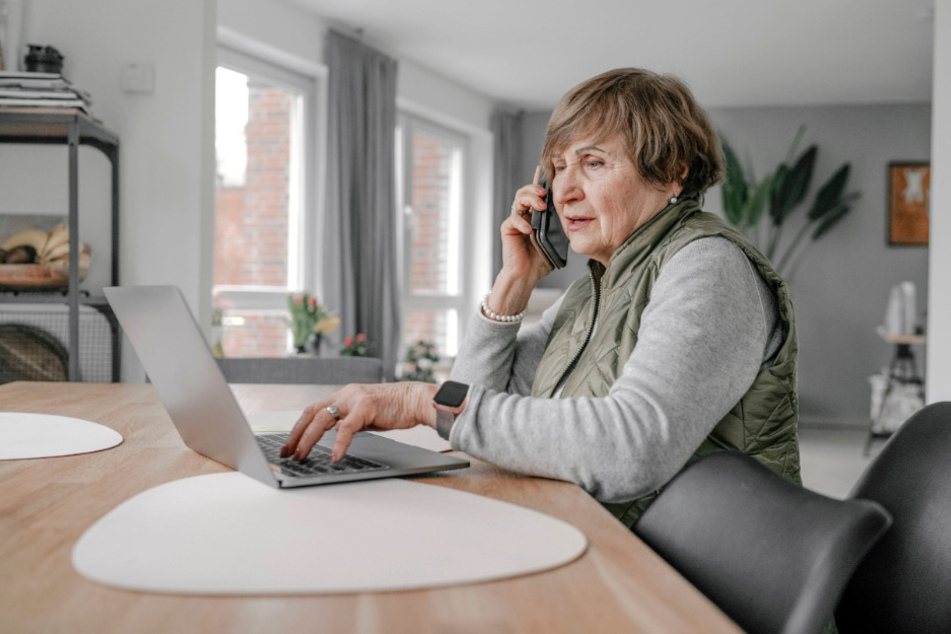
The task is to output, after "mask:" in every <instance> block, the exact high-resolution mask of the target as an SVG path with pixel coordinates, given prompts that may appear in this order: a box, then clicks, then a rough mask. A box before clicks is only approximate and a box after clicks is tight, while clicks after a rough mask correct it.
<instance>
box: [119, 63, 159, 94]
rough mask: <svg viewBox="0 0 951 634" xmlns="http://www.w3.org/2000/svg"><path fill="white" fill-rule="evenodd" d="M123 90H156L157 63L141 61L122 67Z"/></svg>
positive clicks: (141, 91) (140, 91)
mask: <svg viewBox="0 0 951 634" xmlns="http://www.w3.org/2000/svg"><path fill="white" fill-rule="evenodd" d="M122 90H124V91H126V92H136V93H151V92H154V91H155V64H153V63H152V62H140V63H132V64H126V65H125V66H124V67H123V69H122Z"/></svg>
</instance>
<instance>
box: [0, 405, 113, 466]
mask: <svg viewBox="0 0 951 634" xmlns="http://www.w3.org/2000/svg"><path fill="white" fill-rule="evenodd" d="M121 442H122V435H121V434H119V432H117V431H115V430H114V429H110V428H108V427H106V426H104V425H100V424H99V423H92V422H90V421H88V420H82V419H79V418H70V417H68V416H54V415H52V414H27V413H24V412H0V460H22V459H24V458H52V457H54V456H72V455H74V454H80V453H89V452H92V451H100V450H102V449H108V448H110V447H115V446H116V445H118V444H119V443H121Z"/></svg>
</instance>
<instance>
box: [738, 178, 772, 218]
mask: <svg viewBox="0 0 951 634" xmlns="http://www.w3.org/2000/svg"><path fill="white" fill-rule="evenodd" d="M772 180H773V179H772V178H771V177H769V176H767V177H766V178H764V179H763V180H762V181H760V183H759V184H758V185H756V186H755V187H753V193H752V195H751V196H750V197H749V199H747V201H746V204H745V205H743V213H742V219H743V224H742V227H743V228H747V227H755V226H756V225H757V224H758V223H759V220H760V218H761V217H762V216H763V211H765V209H766V201H767V200H769V192H770V187H771V183H772Z"/></svg>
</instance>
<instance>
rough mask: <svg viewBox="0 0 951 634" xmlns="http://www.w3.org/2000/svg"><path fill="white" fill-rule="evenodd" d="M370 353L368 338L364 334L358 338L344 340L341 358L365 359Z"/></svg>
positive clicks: (360, 334)
mask: <svg viewBox="0 0 951 634" xmlns="http://www.w3.org/2000/svg"><path fill="white" fill-rule="evenodd" d="M369 353H370V350H369V348H368V347H367V336H366V335H365V334H363V333H362V332H361V333H359V334H358V335H357V336H356V338H354V337H347V338H345V339H344V340H343V347H342V348H341V349H340V356H341V357H365V356H368V355H369Z"/></svg>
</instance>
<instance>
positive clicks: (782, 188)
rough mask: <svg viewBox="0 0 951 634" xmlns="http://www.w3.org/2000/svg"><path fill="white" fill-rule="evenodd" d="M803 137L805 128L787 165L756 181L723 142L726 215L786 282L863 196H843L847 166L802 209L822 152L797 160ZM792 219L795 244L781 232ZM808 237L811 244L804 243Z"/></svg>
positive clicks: (813, 150)
mask: <svg viewBox="0 0 951 634" xmlns="http://www.w3.org/2000/svg"><path fill="white" fill-rule="evenodd" d="M804 133H805V127H804V126H802V127H800V128H799V131H798V132H797V133H796V136H795V138H794V139H793V142H792V145H791V146H790V148H789V152H788V154H787V156H786V160H785V161H783V162H782V163H780V164H779V165H778V166H777V167H776V170H775V171H774V172H772V173H768V174H767V175H766V176H764V177H763V179H762V180H758V179H757V178H756V176H755V174H754V172H753V169H752V167H751V166H750V167H748V168H746V169H744V168H743V166H742V165H741V164H740V161H739V160H738V159H737V157H736V153H735V152H734V151H733V148H732V147H730V144H729V143H728V142H727V141H726V139H723V140H722V146H723V154H724V156H725V158H726V180H725V181H724V183H723V186H722V190H721V191H722V196H723V213H724V215H725V216H726V219H727V221H729V222H730V224H732V225H733V226H734V227H736V228H737V229H739V230H740V231H742V232H744V233H745V234H746V235H747V237H749V238H750V240H751V241H752V242H753V243H754V244H755V245H756V246H757V247H758V248H759V249H760V251H762V252H763V254H764V255H765V256H766V257H767V258H769V260H770V261H771V262H773V264H774V265H775V266H776V269H777V271H779V272H780V273H781V274H783V275H784V276H786V277H787V278H790V277H792V275H793V273H795V270H796V268H798V266H799V264H800V263H801V262H802V257H803V254H804V253H805V251H806V250H807V249H808V247H809V246H810V245H811V244H812V243H814V242H816V241H818V240H819V239H821V238H822V237H823V236H825V235H826V234H827V233H829V232H830V231H831V230H832V229H833V228H835V227H836V225H838V224H839V222H841V220H842V219H843V218H845V216H846V215H847V214H848V213H849V211H850V210H851V208H852V203H853V202H855V200H856V199H857V198H858V197H859V192H849V193H846V191H845V189H846V186H847V184H848V180H849V171H850V169H851V168H850V165H849V163H843V164H842V165H841V166H840V167H839V168H838V169H837V170H836V171H835V172H834V173H833V174H832V176H830V177H829V178H828V180H826V181H825V182H824V183H823V184H822V185H821V186H820V187H819V189H818V190H817V191H816V193H815V196H813V199H812V203H811V204H810V205H808V207H803V206H802V203H803V202H805V200H806V197H807V194H808V192H809V185H810V183H811V181H812V175H813V168H814V167H815V163H816V156H817V155H818V153H819V148H818V146H816V144H812V145H810V146H809V147H808V148H806V149H805V150H803V152H802V153H801V154H799V155H798V156H796V151H797V149H798V147H799V142H800V141H801V140H802V136H803V134H804ZM802 209H807V211H806V212H805V216H803V215H802V214H797V212H798V211H800V210H802ZM794 218H795V219H797V220H798V222H799V229H798V231H797V232H796V234H795V235H794V236H793V237H792V238H791V239H784V237H783V229H784V228H786V227H788V226H790V220H792V219H794ZM807 237H808V238H809V240H808V241H806V242H804V240H805V239H806V238H807Z"/></svg>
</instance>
